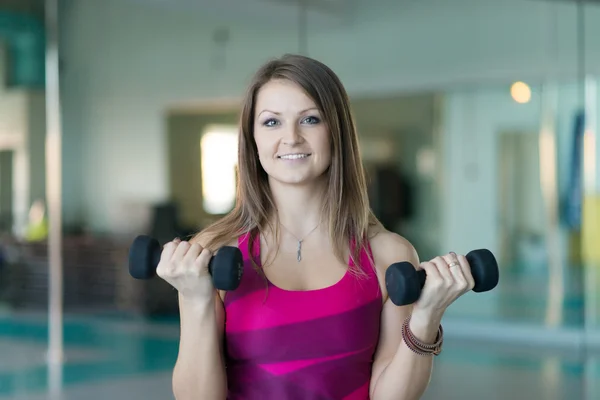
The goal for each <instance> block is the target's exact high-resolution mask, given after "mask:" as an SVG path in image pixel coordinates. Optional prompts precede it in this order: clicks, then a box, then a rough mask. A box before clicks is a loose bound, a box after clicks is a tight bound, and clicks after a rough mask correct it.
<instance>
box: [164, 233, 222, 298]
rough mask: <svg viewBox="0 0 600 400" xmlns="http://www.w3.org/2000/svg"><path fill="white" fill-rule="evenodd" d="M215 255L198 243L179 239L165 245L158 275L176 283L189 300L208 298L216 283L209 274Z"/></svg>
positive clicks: (178, 289) (212, 295) (184, 296)
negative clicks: (211, 260) (209, 266)
mask: <svg viewBox="0 0 600 400" xmlns="http://www.w3.org/2000/svg"><path fill="white" fill-rule="evenodd" d="M211 257H212V254H211V252H210V251H209V250H208V249H203V248H202V246H200V245H199V244H198V243H190V242H187V241H181V240H179V239H175V240H173V241H171V242H169V243H167V244H165V245H164V247H163V251H162V253H161V256H160V262H159V263H158V267H157V268H156V274H157V275H158V276H160V277H161V278H162V279H164V280H165V281H167V282H168V283H169V284H171V286H173V287H174V288H175V289H177V291H178V292H179V294H180V296H182V297H183V298H184V299H185V300H187V301H208V300H211V299H212V298H213V297H214V286H213V283H212V279H211V276H210V274H209V273H208V263H209V261H210V259H211Z"/></svg>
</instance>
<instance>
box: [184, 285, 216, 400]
mask: <svg viewBox="0 0 600 400" xmlns="http://www.w3.org/2000/svg"><path fill="white" fill-rule="evenodd" d="M179 309H180V318H181V337H180V340H179V354H178V357H177V362H176V364H175V368H174V370H173V394H174V395H175V398H176V399H177V400H188V399H190V400H192V399H194V400H195V399H225V397H226V396H227V377H226V375H225V362H224V355H223V327H224V310H223V303H222V301H221V297H220V296H219V294H218V293H216V292H215V296H214V297H213V298H212V300H208V301H204V302H187V301H186V299H184V298H183V296H181V295H180V296H179Z"/></svg>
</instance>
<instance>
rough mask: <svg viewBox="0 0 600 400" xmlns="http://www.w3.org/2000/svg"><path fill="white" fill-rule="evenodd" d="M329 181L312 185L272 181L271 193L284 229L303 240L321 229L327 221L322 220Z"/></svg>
mask: <svg viewBox="0 0 600 400" xmlns="http://www.w3.org/2000/svg"><path fill="white" fill-rule="evenodd" d="M326 185H327V182H326V181H321V182H319V183H315V184H311V185H286V184H281V183H279V182H270V187H271V193H272V194H273V199H274V201H275V206H276V207H277V209H276V210H275V212H276V215H274V217H275V218H276V219H278V222H279V223H280V224H281V225H282V226H283V228H284V229H283V230H284V231H288V233H290V234H292V235H293V236H295V237H296V238H297V239H298V240H302V239H303V238H304V237H305V236H306V235H308V234H309V233H310V234H311V236H312V235H314V233H315V228H316V227H317V226H318V225H319V224H320V225H319V226H318V228H317V229H316V230H317V231H321V230H322V229H324V228H325V224H323V222H326V221H324V220H322V211H323V201H324V195H325V193H326V188H327V186H326Z"/></svg>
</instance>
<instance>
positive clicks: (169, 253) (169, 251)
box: [160, 241, 177, 261]
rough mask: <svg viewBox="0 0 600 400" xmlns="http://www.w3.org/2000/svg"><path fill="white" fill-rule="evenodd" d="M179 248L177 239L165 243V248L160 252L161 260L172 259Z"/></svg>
mask: <svg viewBox="0 0 600 400" xmlns="http://www.w3.org/2000/svg"><path fill="white" fill-rule="evenodd" d="M175 249H177V243H176V242H175V241H172V242H168V243H165V245H164V246H163V250H162V252H161V253H160V260H161V261H163V260H170V259H171V258H172V257H173V254H174V253H175Z"/></svg>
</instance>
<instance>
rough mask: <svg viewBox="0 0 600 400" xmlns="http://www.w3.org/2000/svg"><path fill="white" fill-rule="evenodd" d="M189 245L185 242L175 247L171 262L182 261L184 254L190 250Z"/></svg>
mask: <svg viewBox="0 0 600 400" xmlns="http://www.w3.org/2000/svg"><path fill="white" fill-rule="evenodd" d="M190 247H191V244H190V242H185V241H182V242H180V243H179V244H178V245H177V249H175V253H173V258H172V260H173V261H182V260H183V257H185V254H186V253H187V252H188V250H189V249H190Z"/></svg>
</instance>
